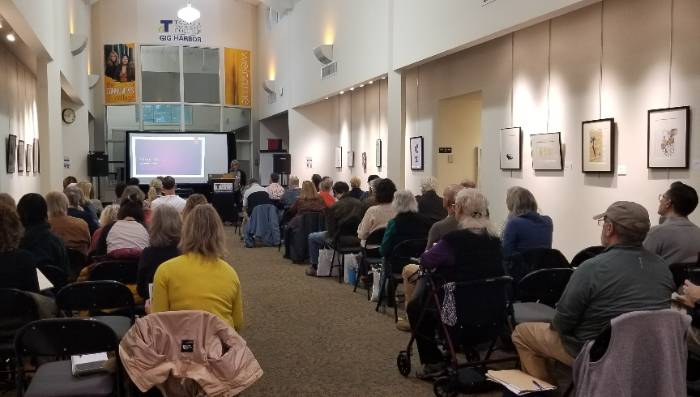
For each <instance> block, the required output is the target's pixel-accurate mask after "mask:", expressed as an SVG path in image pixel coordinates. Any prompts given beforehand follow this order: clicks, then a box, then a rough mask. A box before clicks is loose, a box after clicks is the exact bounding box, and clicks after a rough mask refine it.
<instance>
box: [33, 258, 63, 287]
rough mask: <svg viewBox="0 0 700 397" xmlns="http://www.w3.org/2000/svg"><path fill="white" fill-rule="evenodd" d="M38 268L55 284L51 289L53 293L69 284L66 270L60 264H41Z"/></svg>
mask: <svg viewBox="0 0 700 397" xmlns="http://www.w3.org/2000/svg"><path fill="white" fill-rule="evenodd" d="M37 269H39V270H40V271H41V273H43V274H44V276H46V278H47V279H48V280H49V281H50V282H51V284H53V288H50V289H49V290H50V291H51V292H53V293H56V292H58V290H60V289H61V288H63V287H65V286H66V285H67V284H68V275H67V274H66V272H65V271H64V270H63V269H61V268H60V267H58V266H54V265H48V264H39V265H37Z"/></svg>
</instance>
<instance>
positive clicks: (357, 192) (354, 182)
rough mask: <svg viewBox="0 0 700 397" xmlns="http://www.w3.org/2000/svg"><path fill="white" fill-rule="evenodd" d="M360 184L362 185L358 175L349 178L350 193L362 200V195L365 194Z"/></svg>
mask: <svg viewBox="0 0 700 397" xmlns="http://www.w3.org/2000/svg"><path fill="white" fill-rule="evenodd" d="M360 185H362V180H361V179H360V178H359V177H357V176H353V177H352V178H350V195H351V196H352V197H355V198H356V199H358V200H362V196H364V195H365V192H363V191H362V189H361V188H360Z"/></svg>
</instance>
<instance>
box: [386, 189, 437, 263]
mask: <svg viewBox="0 0 700 397" xmlns="http://www.w3.org/2000/svg"><path fill="white" fill-rule="evenodd" d="M391 205H392V207H393V208H394V211H396V216H395V217H394V218H393V219H391V220H389V222H388V223H387V226H386V231H385V232H384V238H383V239H382V245H381V246H380V247H379V253H380V254H381V255H382V256H384V257H389V256H391V254H392V252H393V251H394V247H396V246H397V245H398V244H399V243H400V242H402V241H405V240H413V239H418V238H426V237H427V236H428V230H430V220H429V219H428V218H426V217H425V216H423V214H419V213H418V203H417V202H416V198H415V197H414V196H413V193H411V191H410V190H399V191H397V192H396V193H394V200H393V201H392V202H391ZM392 272H393V273H401V269H392Z"/></svg>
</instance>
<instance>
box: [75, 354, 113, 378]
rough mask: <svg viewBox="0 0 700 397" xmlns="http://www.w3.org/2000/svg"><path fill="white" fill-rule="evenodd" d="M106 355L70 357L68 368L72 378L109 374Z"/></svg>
mask: <svg viewBox="0 0 700 397" xmlns="http://www.w3.org/2000/svg"><path fill="white" fill-rule="evenodd" d="M108 359H109V357H107V353H94V354H82V355H76V356H71V357H70V368H71V372H72V373H73V376H85V375H91V374H97V373H103V372H109V370H108V369H107V367H106V366H105V364H106V363H107V360H108Z"/></svg>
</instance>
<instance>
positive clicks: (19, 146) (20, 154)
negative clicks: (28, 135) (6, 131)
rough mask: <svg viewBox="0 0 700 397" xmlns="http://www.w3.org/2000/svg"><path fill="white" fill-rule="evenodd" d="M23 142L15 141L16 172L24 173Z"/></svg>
mask: <svg viewBox="0 0 700 397" xmlns="http://www.w3.org/2000/svg"><path fill="white" fill-rule="evenodd" d="M24 151H25V150H24V141H23V140H19V141H17V172H24V156H25V153H24Z"/></svg>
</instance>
